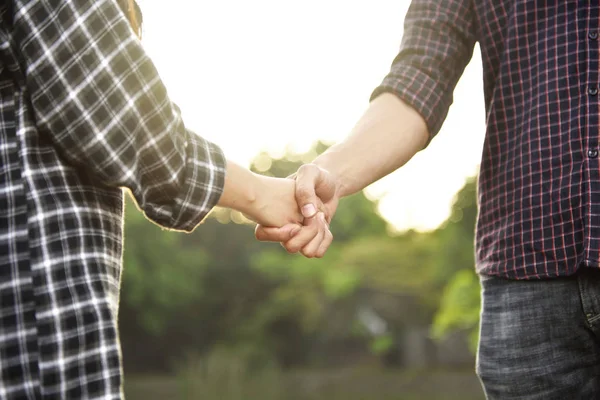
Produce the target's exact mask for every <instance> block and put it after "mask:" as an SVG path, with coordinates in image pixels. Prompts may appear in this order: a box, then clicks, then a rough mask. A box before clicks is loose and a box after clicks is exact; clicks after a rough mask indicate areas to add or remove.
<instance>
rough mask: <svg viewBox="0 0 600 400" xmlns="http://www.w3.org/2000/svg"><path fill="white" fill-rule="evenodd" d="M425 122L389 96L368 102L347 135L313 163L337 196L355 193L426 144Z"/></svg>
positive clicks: (393, 96)
mask: <svg viewBox="0 0 600 400" xmlns="http://www.w3.org/2000/svg"><path fill="white" fill-rule="evenodd" d="M428 137H429V133H428V129H427V125H426V123H425V120H424V119H423V118H422V117H421V115H419V113H417V112H416V111H415V110H414V109H413V108H411V107H409V106H408V105H407V104H406V103H405V102H403V101H402V100H400V99H399V98H398V97H396V96H395V95H393V94H389V93H383V94H382V95H380V96H379V97H377V98H376V99H375V100H373V101H372V102H371V104H370V105H369V108H368V109H367V111H366V112H365V113H364V114H363V116H362V117H361V118H360V120H359V121H358V123H357V124H356V126H355V127H354V129H353V130H352V132H351V133H350V135H349V136H348V137H347V138H346V139H345V140H344V141H342V142H340V143H338V144H336V145H334V146H332V147H331V148H330V149H329V150H327V151H326V152H325V153H323V154H322V155H321V156H319V157H318V158H317V159H315V161H314V163H315V164H317V165H318V166H320V167H322V168H324V169H326V170H328V171H329V172H330V173H332V174H333V175H334V176H335V177H336V179H337V180H338V182H339V184H340V196H341V197H343V196H348V195H351V194H353V193H356V192H358V191H360V190H362V189H364V188H365V187H367V186H368V185H370V184H371V183H373V182H375V181H377V180H379V179H381V178H382V177H384V176H386V175H388V174H389V173H391V172H393V171H395V170H396V169H398V168H400V167H401V166H402V165H404V164H405V163H406V162H408V161H409V160H410V159H411V158H412V157H413V156H414V155H415V154H416V153H417V152H418V151H419V150H421V149H422V148H423V147H424V146H425V145H426V143H427V141H428Z"/></svg>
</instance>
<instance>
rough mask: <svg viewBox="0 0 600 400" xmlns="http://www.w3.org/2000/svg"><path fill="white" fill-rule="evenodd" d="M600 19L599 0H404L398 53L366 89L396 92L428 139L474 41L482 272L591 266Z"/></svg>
mask: <svg viewBox="0 0 600 400" xmlns="http://www.w3.org/2000/svg"><path fill="white" fill-rule="evenodd" d="M599 22H600V18H599V6H598V2H578V1H564V0H549V1H533V0H528V1H514V0H513V1H510V0H481V1H472V0H413V2H412V5H411V7H410V9H409V11H408V14H407V16H406V20H405V32H404V37H403V40H402V47H401V50H400V53H399V54H398V56H397V58H396V59H395V61H394V63H393V66H392V69H391V72H390V73H389V75H388V76H387V77H386V78H385V79H384V81H383V83H382V85H381V86H380V87H378V88H377V89H376V90H375V92H374V94H373V96H377V95H378V94H380V93H382V92H391V93H395V94H396V95H397V96H399V97H400V98H401V99H403V100H404V101H406V102H407V103H408V104H410V105H412V106H413V107H414V108H415V109H416V110H417V111H419V112H420V113H421V114H422V116H423V117H424V118H425V120H426V121H427V124H428V126H429V131H430V133H431V137H433V136H434V135H435V134H436V133H437V132H438V131H439V129H440V127H441V125H442V123H443V121H444V119H445V117H446V114H447V112H448V109H449V107H450V104H451V103H452V92H453V90H454V87H455V85H456V83H457V81H458V79H459V78H460V76H461V75H462V73H463V71H464V68H465V66H466V65H467V63H468V62H469V60H470V58H471V56H472V52H473V47H474V45H475V43H476V42H479V44H480V46H481V53H482V58H483V68H484V92H485V105H486V115H487V119H486V121H487V128H486V139H485V144H484V149H483V156H482V161H481V171H480V175H479V195H478V201H479V207H480V210H479V219H478V222H477V232H476V247H477V270H478V272H479V273H481V274H486V275H496V276H502V277H506V278H511V279H542V278H549V277H556V276H566V275H571V274H573V273H574V272H575V271H576V270H577V269H578V268H579V267H580V266H587V267H594V268H597V267H598V266H599V263H598V260H599V257H600V254H599V253H600V159H599V158H598V140H599V137H600V131H599V120H598V111H599V109H598V97H599V96H598V84H599V76H598V75H599V64H598V62H599V52H598V50H599V42H598V29H599V26H598V25H599ZM456 156H457V157H460V154H456Z"/></svg>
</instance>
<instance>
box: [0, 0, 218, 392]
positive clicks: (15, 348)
mask: <svg viewBox="0 0 600 400" xmlns="http://www.w3.org/2000/svg"><path fill="white" fill-rule="evenodd" d="M1 6H2V7H3V8H2V9H1V12H2V21H1V26H0V399H2V400H5V399H11V400H12V399H28V400H32V399H61V400H62V399H120V398H122V388H121V386H122V385H121V384H122V371H121V359H120V348H119V338H118V329H117V306H118V298H119V281H120V275H121V250H122V222H123V221H122V213H123V192H122V189H121V188H122V187H125V188H128V189H130V190H131V192H132V193H133V195H134V197H135V198H136V200H137V202H138V204H139V206H140V208H141V209H142V210H143V211H144V213H145V214H146V215H147V216H148V218H150V219H151V220H153V221H154V222H156V223H158V224H160V225H162V226H164V227H167V228H171V229H176V230H183V231H191V230H193V229H194V227H195V226H196V225H197V224H198V223H199V222H200V221H201V220H202V219H203V218H204V217H205V216H206V214H207V213H208V212H209V210H210V209H211V208H212V207H213V206H214V205H215V204H216V202H217V201H218V198H219V196H220V194H221V192H222V188H223V184H224V175H225V159H224V157H223V154H222V152H221V150H220V149H219V148H218V147H216V146H215V145H213V144H211V143H209V142H207V141H205V140H202V139H201V138H199V137H197V136H195V135H194V134H193V133H191V132H189V131H188V130H187V129H186V128H185V126H184V124H183V121H182V119H181V117H180V113H179V110H178V109H177V107H176V106H175V105H174V104H173V103H172V102H171V101H170V100H169V97H168V96H167V92H166V90H165V87H164V86H163V83H162V82H161V80H160V78H159V76H158V74H157V72H156V70H155V68H154V66H153V64H152V62H151V61H150V59H149V58H148V57H147V55H146V53H145V52H144V50H143V49H142V47H141V45H140V43H139V41H138V39H137V37H136V36H135V34H134V33H133V31H132V29H131V28H130V26H129V23H128V21H127V19H126V17H125V16H124V15H123V13H122V12H121V10H120V9H119V7H118V5H117V3H116V1H115V0H15V1H5V2H2V3H1ZM149 245H151V243H149Z"/></svg>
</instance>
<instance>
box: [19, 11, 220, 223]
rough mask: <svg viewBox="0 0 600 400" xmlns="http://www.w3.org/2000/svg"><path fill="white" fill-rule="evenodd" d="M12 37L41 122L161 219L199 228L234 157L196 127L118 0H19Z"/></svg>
mask: <svg viewBox="0 0 600 400" xmlns="http://www.w3.org/2000/svg"><path fill="white" fill-rule="evenodd" d="M14 5H15V7H13V10H14V15H13V26H14V37H15V40H16V41H17V46H18V49H19V51H20V57H21V59H22V62H23V64H24V67H23V70H24V71H25V77H24V79H25V88H26V90H27V91H28V92H29V95H30V98H31V103H32V104H31V106H32V109H33V113H34V117H35V120H36V124H37V126H38V130H39V132H40V134H41V135H47V136H48V138H49V139H50V140H51V141H52V142H53V144H54V146H55V147H56V148H57V150H58V151H59V152H60V153H61V154H62V155H63V156H64V158H65V159H66V160H67V162H68V163H70V164H72V165H73V166H76V167H78V168H83V169H85V170H86V172H87V173H88V174H89V175H90V176H92V177H93V178H95V179H97V181H98V183H99V184H103V185H108V186H116V187H126V188H128V189H129V190H130V191H131V192H132V194H133V196H134V198H135V200H136V202H137V203H138V205H139V207H140V208H141V209H142V211H143V212H144V213H145V214H146V216H147V217H148V218H150V219H151V220H152V221H154V222H156V223H157V224H159V225H161V226H163V227H165V228H169V229H174V230H183V231H191V230H193V229H194V228H195V226H196V225H197V224H198V223H199V222H200V221H201V220H202V219H203V218H204V217H205V216H206V215H207V214H208V212H209V211H210V210H211V209H212V208H213V207H214V206H215V205H216V204H217V202H218V200H219V198H220V195H221V193H222V191H223V186H224V178H225V169H226V165H225V163H226V161H225V157H224V156H223V153H222V151H221V149H220V148H219V147H218V146H216V145H215V144H213V143H210V142H209V141H207V140H204V139H202V138H201V137H199V136H197V135H196V134H194V133H193V132H191V131H190V130H188V129H187V128H186V127H185V125H184V123H183V120H182V117H181V113H180V111H179V109H178V107H177V106H176V105H175V104H174V103H172V102H171V100H170V99H169V96H168V94H167V90H166V88H165V86H164V84H163V82H162V80H161V79H160V77H159V74H158V72H157V70H156V68H155V66H154V64H153V63H152V61H151V60H150V59H149V57H148V56H147V55H146V53H145V51H144V50H143V48H142V46H141V44H140V42H139V40H138V38H137V37H136V35H135V34H134V32H133V30H132V29H131V27H130V25H129V23H128V21H127V19H126V18H125V16H124V15H123V13H122V12H121V10H120V9H119V6H118V5H117V3H116V1H114V0H18V1H15V2H14Z"/></svg>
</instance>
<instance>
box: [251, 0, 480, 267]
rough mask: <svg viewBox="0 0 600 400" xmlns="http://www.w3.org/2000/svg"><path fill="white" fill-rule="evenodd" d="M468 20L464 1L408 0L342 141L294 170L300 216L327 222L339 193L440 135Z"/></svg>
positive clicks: (467, 55) (269, 235)
mask: <svg viewBox="0 0 600 400" xmlns="http://www.w3.org/2000/svg"><path fill="white" fill-rule="evenodd" d="M474 21H475V19H474V12H473V8H472V1H470V0H444V1H439V0H413V1H412V3H411V6H410V8H409V11H408V13H407V15H406V18H405V24H404V25H405V29H404V36H403V38H402V46H401V48H400V52H399V53H398V56H397V57H396V59H395V60H394V63H393V65H392V68H391V71H390V73H389V74H388V75H387V76H386V77H385V79H384V80H383V82H382V84H381V85H380V86H379V87H378V88H377V89H376V90H375V91H374V92H373V94H372V96H371V100H372V101H371V104H370V106H369V108H368V109H367V111H366V112H365V114H364V115H363V116H362V118H360V120H359V121H358V123H357V124H356V126H355V128H354V129H353V130H352V132H351V134H350V135H349V137H348V138H347V139H346V140H344V141H343V142H341V143H339V144H337V145H335V146H333V147H331V148H330V149H329V150H328V151H327V152H326V153H324V154H323V155H321V156H319V157H318V158H317V159H316V160H315V161H314V162H313V163H312V164H308V165H304V166H302V167H301V168H300V169H299V170H298V173H297V174H296V177H295V179H296V199H297V201H298V205H300V206H301V207H302V210H303V214H304V217H305V218H307V217H310V216H311V215H314V213H315V212H316V209H321V210H323V211H324V212H325V214H326V216H327V219H328V220H330V219H331V218H332V217H333V214H334V213H335V209H336V207H337V204H338V201H339V199H340V198H341V197H343V196H347V195H350V194H352V193H356V192H357V191H360V190H362V189H363V188H365V187H366V186H368V185H369V184H371V183H373V182H375V181H377V180H378V179H380V178H382V177H384V176H385V175H387V174H389V173H391V172H393V171H395V170H396V169H398V168H399V167H401V166H402V165H404V164H405V163H406V162H407V161H408V160H410V159H411V158H412V156H414V154H415V153H417V152H418V151H419V150H421V149H422V148H423V147H425V146H426V145H427V144H428V143H429V141H430V140H431V139H432V138H433V137H434V136H435V135H436V134H437V133H438V131H439V130H440V128H441V126H442V123H443V121H444V119H445V118H446V115H447V113H448V109H449V108H450V105H451V104H452V101H453V91H454V88H455V86H456V84H457V82H458V80H459V78H460V76H461V75H462V73H463V71H464V68H465V67H466V65H467V64H468V62H469V61H470V59H471V56H472V54H473V48H474V46H475V42H476V31H477V29H476V27H475V23H474ZM256 236H257V237H258V238H259V239H261V240H273V241H275V240H279V239H282V238H283V240H280V241H285V240H286V239H284V237H283V235H280V234H279V231H278V230H276V229H266V228H262V227H259V228H258V229H257V232H256ZM303 240H304V241H303ZM330 243H331V241H330V240H329V238H328V237H326V238H325V239H323V240H322V241H321V242H320V243H316V240H315V239H309V238H308V236H303V232H301V233H300V234H298V235H297V236H295V237H294V238H293V239H291V240H288V241H286V242H285V243H284V246H285V247H286V248H287V249H288V250H289V251H295V250H297V249H302V252H303V254H305V255H308V256H317V257H320V256H322V255H323V254H324V252H325V251H326V249H327V247H328V246H329V244H330Z"/></svg>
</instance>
